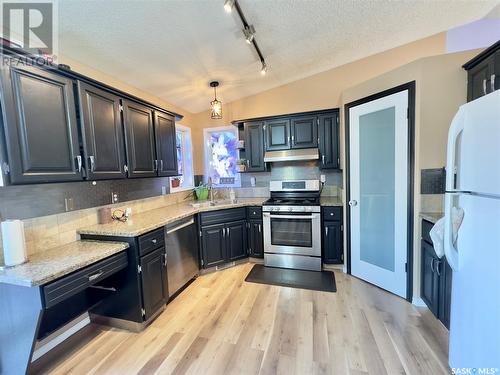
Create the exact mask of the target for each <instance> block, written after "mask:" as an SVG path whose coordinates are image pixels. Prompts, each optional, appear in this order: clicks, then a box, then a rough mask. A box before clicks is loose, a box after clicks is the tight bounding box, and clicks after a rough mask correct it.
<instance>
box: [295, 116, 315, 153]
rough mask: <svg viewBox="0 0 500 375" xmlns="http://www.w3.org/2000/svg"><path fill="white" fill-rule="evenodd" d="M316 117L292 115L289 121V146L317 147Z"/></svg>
mask: <svg viewBox="0 0 500 375" xmlns="http://www.w3.org/2000/svg"><path fill="white" fill-rule="evenodd" d="M317 120H318V118H317V117H316V116H301V117H293V118H292V119H291V122H290V131H291V133H292V145H291V148H311V147H318V123H317Z"/></svg>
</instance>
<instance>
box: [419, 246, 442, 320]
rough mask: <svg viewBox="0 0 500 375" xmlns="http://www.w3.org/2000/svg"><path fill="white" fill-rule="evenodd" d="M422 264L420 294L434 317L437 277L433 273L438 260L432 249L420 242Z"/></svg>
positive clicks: (436, 304)
mask: <svg viewBox="0 0 500 375" xmlns="http://www.w3.org/2000/svg"><path fill="white" fill-rule="evenodd" d="M421 249H422V264H421V275H420V282H421V284H420V294H421V296H422V299H423V300H424V302H425V303H426V304H427V306H428V307H429V309H430V310H431V311H432V313H433V314H434V315H436V316H437V314H438V303H439V301H438V298H439V279H438V278H439V276H438V274H437V273H436V272H435V270H436V268H435V267H436V263H437V261H438V259H437V258H436V256H435V253H434V248H433V247H432V246H431V245H429V244H428V243H427V242H424V241H422V247H421Z"/></svg>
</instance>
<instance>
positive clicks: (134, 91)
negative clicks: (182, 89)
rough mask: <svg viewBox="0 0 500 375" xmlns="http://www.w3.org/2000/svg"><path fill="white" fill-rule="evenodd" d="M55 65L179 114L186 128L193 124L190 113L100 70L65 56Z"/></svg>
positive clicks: (60, 57) (192, 117)
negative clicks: (64, 66)
mask: <svg viewBox="0 0 500 375" xmlns="http://www.w3.org/2000/svg"><path fill="white" fill-rule="evenodd" d="M57 63H59V64H67V65H69V66H70V67H71V69H72V70H74V71H75V72H78V73H80V74H83V75H86V76H89V77H91V78H93V79H95V80H98V81H101V82H103V83H105V84H108V85H110V86H113V87H115V88H117V89H119V90H122V91H125V92H126V93H129V94H131V95H134V96H137V97H139V98H141V99H143V100H146V101H148V102H150V103H153V104H155V105H157V106H159V107H161V108H164V109H166V110H169V111H172V112H175V113H179V114H180V115H183V116H184V119H183V120H182V123H183V124H185V125H186V126H192V124H193V123H194V116H193V114H192V113H191V112H188V111H186V110H184V109H182V108H179V107H177V106H175V105H173V104H172V103H169V102H168V101H165V100H163V99H160V98H158V97H157V96H154V95H152V94H150V93H147V92H146V91H142V90H140V89H138V88H137V87H134V86H131V85H129V84H127V83H125V82H124V81H122V80H119V79H117V78H115V77H112V76H110V75H108V74H106V73H103V72H101V71H100V70H98V69H96V68H93V67H90V66H88V65H85V64H82V63H80V62H78V61H75V60H72V59H70V58H68V57H66V56H59V58H58V60H57ZM145 74H147V73H145Z"/></svg>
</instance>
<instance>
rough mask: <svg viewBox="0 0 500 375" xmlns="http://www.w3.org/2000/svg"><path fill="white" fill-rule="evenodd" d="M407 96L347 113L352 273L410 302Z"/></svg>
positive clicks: (386, 100) (404, 93)
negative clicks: (408, 287)
mask: <svg viewBox="0 0 500 375" xmlns="http://www.w3.org/2000/svg"><path fill="white" fill-rule="evenodd" d="M407 107H408V91H403V92H400V93H397V94H393V95H390V96H386V97H383V98H381V99H377V100H374V101H372V102H368V103H365V104H361V105H359V106H356V107H352V108H351V109H350V110H349V124H350V129H349V130H350V145H349V147H350V155H351V160H350V164H351V188H350V199H351V201H350V202H349V206H350V211H351V273H352V274H353V275H355V276H357V277H359V278H361V279H364V280H366V281H368V282H370V283H372V284H375V285H377V286H380V287H381V288H384V289H386V290H388V291H390V292H393V293H395V294H397V295H399V296H402V297H406V270H405V263H406V254H407V204H408V199H407V198H408V197H407V186H408V185H407V183H408V176H407V161H408V120H407V118H406V114H407Z"/></svg>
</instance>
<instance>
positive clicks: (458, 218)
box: [429, 207, 464, 258]
mask: <svg viewBox="0 0 500 375" xmlns="http://www.w3.org/2000/svg"><path fill="white" fill-rule="evenodd" d="M463 219H464V210H463V209H461V208H456V207H452V208H451V222H452V225H453V245H456V243H457V237H458V229H459V228H460V225H462V220H463ZM429 234H430V236H431V240H432V242H433V243H434V250H435V251H436V255H437V256H438V258H442V257H443V256H444V217H442V218H441V219H439V220H438V221H437V222H436V224H434V226H433V227H432V229H431V231H430V232H429Z"/></svg>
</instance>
